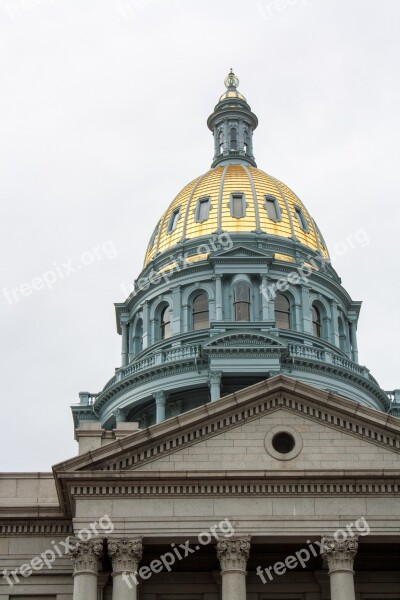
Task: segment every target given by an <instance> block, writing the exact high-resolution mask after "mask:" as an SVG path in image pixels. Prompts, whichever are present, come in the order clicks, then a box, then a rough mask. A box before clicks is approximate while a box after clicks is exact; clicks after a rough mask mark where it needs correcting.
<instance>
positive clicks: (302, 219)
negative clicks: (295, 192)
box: [294, 206, 310, 233]
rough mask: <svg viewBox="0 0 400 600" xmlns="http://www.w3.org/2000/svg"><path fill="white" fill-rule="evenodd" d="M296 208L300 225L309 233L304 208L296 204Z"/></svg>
mask: <svg viewBox="0 0 400 600" xmlns="http://www.w3.org/2000/svg"><path fill="white" fill-rule="evenodd" d="M294 210H295V212H296V217H297V220H298V222H299V225H300V227H301V228H302V230H303V231H305V232H306V233H309V231H310V230H309V228H308V223H307V219H306V217H305V215H304V212H303V210H302V209H301V208H300V206H295V207H294Z"/></svg>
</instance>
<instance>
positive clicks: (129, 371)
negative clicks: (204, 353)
mask: <svg viewBox="0 0 400 600" xmlns="http://www.w3.org/2000/svg"><path fill="white" fill-rule="evenodd" d="M198 356H200V346H198V345H191V346H179V347H177V348H168V350H161V349H160V350H159V351H158V352H155V353H154V354H150V355H149V356H146V357H145V358H142V359H141V360H138V361H136V362H132V363H131V364H130V365H128V366H127V367H123V368H122V369H119V370H118V372H117V373H116V375H114V377H112V378H111V379H110V381H108V382H107V383H106V385H105V387H104V388H103V392H105V391H106V390H108V389H109V388H110V387H112V386H113V385H114V384H115V383H117V382H119V381H121V380H122V379H125V377H128V376H129V375H134V374H135V373H140V372H142V371H146V370H148V369H153V368H154V367H156V366H158V365H162V364H165V363H170V362H174V361H178V360H187V359H191V358H192V359H195V358H196V357H198Z"/></svg>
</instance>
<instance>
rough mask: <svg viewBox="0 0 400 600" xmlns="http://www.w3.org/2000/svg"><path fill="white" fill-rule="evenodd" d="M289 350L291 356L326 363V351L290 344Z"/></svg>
mask: <svg viewBox="0 0 400 600" xmlns="http://www.w3.org/2000/svg"><path fill="white" fill-rule="evenodd" d="M288 350H289V353H290V356H299V357H301V358H311V359H313V360H321V361H323V362H325V356H324V350H319V349H318V348H313V347H312V346H305V345H303V344H289V345H288Z"/></svg>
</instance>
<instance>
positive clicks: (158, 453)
mask: <svg viewBox="0 0 400 600" xmlns="http://www.w3.org/2000/svg"><path fill="white" fill-rule="evenodd" d="M277 425H282V426H287V427H289V428H294V429H295V430H296V431H298V433H299V434H300V437H301V439H302V450H301V452H300V453H299V454H298V456H296V457H295V458H294V459H293V460H291V461H290V462H285V463H284V464H283V463H282V461H281V460H276V459H274V458H273V457H272V456H271V455H270V454H269V453H268V451H267V449H266V446H265V444H266V442H265V436H266V435H267V434H268V431H270V430H271V428H273V427H275V426H277ZM235 440H236V441H235ZM210 448H213V449H212V450H210ZM233 448H235V450H233ZM177 457H180V458H177ZM199 457H200V458H199ZM216 457H218V458H216ZM399 465H400V419H398V418H396V417H392V416H389V415H386V414H384V413H380V412H378V411H375V410H372V409H369V408H366V407H364V406H361V405H359V404H357V403H356V402H354V401H351V400H347V399H345V398H341V397H340V396H336V395H334V394H332V393H330V392H325V391H323V390H319V389H316V388H314V387H312V386H309V385H306V384H304V383H301V382H299V381H297V380H294V379H291V378H289V377H286V376H282V375H279V376H277V377H273V378H271V379H268V380H265V381H263V382H261V383H257V384H255V385H253V386H250V387H248V388H245V389H243V390H240V391H239V392H236V393H235V394H230V395H229V396H225V397H223V398H221V399H220V400H217V401H214V402H212V403H209V404H206V405H204V406H201V407H199V408H196V409H194V410H192V411H189V412H187V413H184V414H181V415H178V416H176V417H173V418H171V419H168V420H166V421H164V422H163V423H160V424H158V425H153V426H152V427H150V428H148V429H144V430H139V431H138V432H137V433H133V434H131V435H128V436H126V437H125V438H122V439H120V440H119V441H118V442H111V443H109V444H108V445H106V446H103V447H102V448H99V449H97V450H93V451H91V452H88V453H86V454H83V455H81V456H79V457H76V458H73V459H71V460H69V461H66V462H65V463H61V464H59V465H56V466H55V467H54V473H55V476H56V479H63V478H65V477H66V476H67V474H72V473H77V474H78V473H80V474H81V475H84V473H86V474H87V475H89V474H90V473H95V472H96V473H98V474H99V475H100V473H102V474H103V475H104V476H105V477H106V476H107V475H108V474H109V475H110V476H111V475H112V474H117V473H118V472H119V473H123V472H125V473H127V472H134V471H138V472H144V471H146V472H147V471H152V472H153V473H154V472H155V471H157V472H158V471H161V472H165V471H169V472H176V473H177V472H178V471H185V472H187V471H188V470H192V471H193V472H201V471H203V472H204V471H214V472H218V471H220V470H224V472H225V473H226V471H227V470H228V469H229V470H232V471H235V470H236V471H238V470H242V471H246V472H247V473H248V474H251V472H252V471H254V472H260V469H261V470H263V472H265V470H268V471H271V470H272V471H273V470H274V469H276V470H281V469H283V468H284V469H286V470H287V471H288V470H292V471H294V472H296V471H297V472H301V473H304V471H305V469H307V470H311V471H312V470H313V469H316V470H321V469H322V470H325V471H326V470H328V469H329V468H330V469H333V470H335V469H338V468H339V469H349V470H354V469H358V470H359V469H363V468H364V469H369V470H373V469H375V470H376V469H384V468H386V469H388V468H395V467H396V468H399Z"/></svg>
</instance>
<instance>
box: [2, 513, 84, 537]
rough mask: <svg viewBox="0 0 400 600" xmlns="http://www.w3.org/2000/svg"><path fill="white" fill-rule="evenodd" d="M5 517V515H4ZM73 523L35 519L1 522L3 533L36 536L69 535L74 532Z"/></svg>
mask: <svg viewBox="0 0 400 600" xmlns="http://www.w3.org/2000/svg"><path fill="white" fill-rule="evenodd" d="M3 518H4V517H3ZM73 531H74V529H73V525H72V523H70V522H65V521H63V522H62V523H43V522H40V523H37V522H36V523H35V522H34V521H29V522H28V521H27V520H26V518H25V519H24V520H23V522H10V523H7V522H4V521H3V523H1V524H0V536H1V535H34V536H35V537H36V536H41V535H45V536H49V535H51V536H57V535H60V536H62V537H67V536H69V535H71V534H72V533H73Z"/></svg>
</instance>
